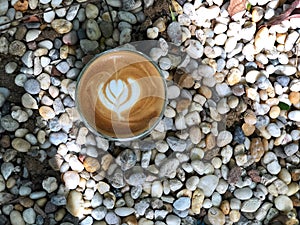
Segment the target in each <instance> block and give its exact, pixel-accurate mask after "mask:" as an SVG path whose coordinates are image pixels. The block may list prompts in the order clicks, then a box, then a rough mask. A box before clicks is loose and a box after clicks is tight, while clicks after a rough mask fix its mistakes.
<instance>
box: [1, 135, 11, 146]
mask: <svg viewBox="0 0 300 225" xmlns="http://www.w3.org/2000/svg"><path fill="white" fill-rule="evenodd" d="M0 145H1V146H2V147H3V148H9V147H10V137H9V136H8V135H3V136H2V138H1V139H0Z"/></svg>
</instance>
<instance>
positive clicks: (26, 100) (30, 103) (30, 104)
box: [21, 93, 38, 109]
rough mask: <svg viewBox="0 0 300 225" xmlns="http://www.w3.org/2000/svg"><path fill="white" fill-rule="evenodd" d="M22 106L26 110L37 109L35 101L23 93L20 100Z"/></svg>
mask: <svg viewBox="0 0 300 225" xmlns="http://www.w3.org/2000/svg"><path fill="white" fill-rule="evenodd" d="M21 101H22V105H23V106H24V107H25V108H28V109H38V104H37V101H36V100H35V99H34V98H33V97H32V96H31V95H30V94H28V93H25V94H24V95H23V96H22V98H21Z"/></svg>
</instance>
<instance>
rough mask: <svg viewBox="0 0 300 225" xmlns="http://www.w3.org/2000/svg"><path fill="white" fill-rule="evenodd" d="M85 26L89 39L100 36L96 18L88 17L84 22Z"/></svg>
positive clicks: (94, 39) (93, 39)
mask: <svg viewBox="0 0 300 225" xmlns="http://www.w3.org/2000/svg"><path fill="white" fill-rule="evenodd" d="M86 27H87V29H86V35H87V37H88V38H89V39H90V40H92V41H96V40H98V39H99V38H100V37H101V31H100V28H99V25H98V23H97V22H96V20H93V19H89V20H88V21H87V23H86Z"/></svg>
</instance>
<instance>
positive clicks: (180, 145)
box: [167, 136, 187, 152]
mask: <svg viewBox="0 0 300 225" xmlns="http://www.w3.org/2000/svg"><path fill="white" fill-rule="evenodd" d="M167 143H168V144H169V146H170V148H171V149H172V150H173V151H175V152H183V151H184V150H185V149H186V146H187V144H186V142H185V141H184V140H181V139H179V138H176V137H172V136H170V137H167Z"/></svg>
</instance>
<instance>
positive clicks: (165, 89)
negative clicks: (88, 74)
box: [75, 47, 167, 142]
mask: <svg viewBox="0 0 300 225" xmlns="http://www.w3.org/2000/svg"><path fill="white" fill-rule="evenodd" d="M124 51H127V52H131V53H135V54H139V55H140V56H142V57H143V58H145V60H147V61H149V62H151V64H152V65H153V66H154V67H155V69H156V70H157V71H158V72H159V74H160V77H161V79H162V83H163V87H164V104H163V106H162V110H161V112H160V115H159V117H157V119H156V121H155V122H154V123H153V124H152V125H151V127H149V128H148V129H146V130H145V131H143V132H142V133H140V134H137V135H134V136H130V137H112V136H109V135H106V134H102V133H101V132H99V131H98V130H97V129H96V128H94V127H93V126H92V125H90V124H89V122H88V121H87V120H86V119H85V117H84V115H83V113H82V112H81V109H80V104H79V100H78V99H79V97H78V94H79V93H78V92H79V91H78V89H79V86H80V81H81V78H82V76H83V75H84V73H85V71H86V70H87V68H88V67H89V66H90V65H91V64H92V63H93V62H94V61H95V60H96V59H98V58H99V57H101V56H104V55H107V54H110V53H115V52H124ZM75 107H76V109H77V112H78V113H79V115H80V119H81V121H82V122H83V123H84V125H85V126H86V127H87V128H88V129H89V130H90V131H91V132H92V133H93V134H95V135H97V136H100V137H103V138H105V139H107V140H109V141H120V142H121V141H123V142H125V141H133V140H137V139H141V138H143V137H145V136H147V135H148V134H150V132H151V131H152V130H153V129H154V128H155V127H156V126H157V124H158V123H159V122H160V121H161V119H162V117H163V115H164V112H165V110H166V107H167V82H166V79H165V78H164V76H163V74H162V71H161V69H160V68H159V66H158V65H157V63H156V62H154V61H153V60H152V59H151V58H150V57H149V56H148V55H146V54H145V53H143V52H141V51H138V50H134V49H129V48H126V47H117V48H115V49H110V50H106V51H104V52H101V53H99V54H96V55H95V56H94V57H93V58H92V59H91V60H90V61H89V62H88V63H87V64H86V65H85V66H84V67H83V68H82V70H81V71H80V73H79V75H78V77H77V82H76V87H75Z"/></svg>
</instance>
